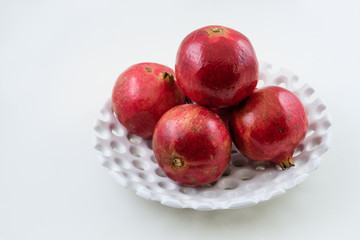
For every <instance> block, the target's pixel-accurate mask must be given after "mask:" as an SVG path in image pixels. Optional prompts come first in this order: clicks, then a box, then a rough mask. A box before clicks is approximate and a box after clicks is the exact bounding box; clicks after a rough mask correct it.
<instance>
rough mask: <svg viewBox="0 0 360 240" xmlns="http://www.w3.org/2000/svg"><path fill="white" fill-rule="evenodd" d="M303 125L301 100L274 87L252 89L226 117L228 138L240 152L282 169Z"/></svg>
mask: <svg viewBox="0 0 360 240" xmlns="http://www.w3.org/2000/svg"><path fill="white" fill-rule="evenodd" d="M307 126H308V120H307V116H306V111H305V108H304V106H303V105H302V103H301V101H300V100H299V99H298V98H297V97H296V96H295V95H294V94H293V93H291V92H290V91H288V90H286V89H284V88H281V87H276V86H270V87H265V88H261V89H256V90H255V91H254V92H253V93H252V94H251V95H250V96H249V97H248V98H247V99H246V100H245V101H243V102H242V103H240V104H239V105H238V106H237V107H236V108H235V110H234V111H233V113H232V115H231V117H230V132H231V135H232V139H233V141H234V143H235V145H236V147H237V148H238V149H239V151H240V152H241V153H243V154H244V155H245V156H246V157H248V158H249V159H251V160H254V161H268V162H273V163H275V164H278V165H279V166H280V167H281V168H283V169H284V168H287V167H290V165H293V162H292V155H293V154H294V150H295V148H296V147H297V146H298V145H299V144H300V143H301V141H302V140H303V139H304V137H305V135H306V131H307Z"/></svg>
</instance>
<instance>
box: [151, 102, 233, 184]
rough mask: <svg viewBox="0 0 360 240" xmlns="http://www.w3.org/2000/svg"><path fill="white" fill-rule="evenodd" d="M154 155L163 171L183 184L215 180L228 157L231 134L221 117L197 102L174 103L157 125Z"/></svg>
mask: <svg viewBox="0 0 360 240" xmlns="http://www.w3.org/2000/svg"><path fill="white" fill-rule="evenodd" d="M153 150H154V154H155V158H156V160H157V162H158V164H159V166H160V168H161V169H162V170H163V171H164V173H165V174H166V175H167V176H168V177H169V178H170V179H172V180H174V181H175V182H177V183H179V184H182V185H186V186H200V185H204V184H208V183H211V182H214V181H216V180H217V179H218V178H220V177H221V175H222V174H223V173H224V171H225V170H226V167H227V166H228V164H229V161H230V156H231V136H230V133H229V131H228V130H227V128H226V126H225V124H224V122H223V121H222V120H221V118H220V117H219V116H218V115H217V114H215V113H214V112H212V111H210V110H209V109H207V108H205V107H203V106H200V105H197V104H185V105H180V106H176V107H174V108H172V109H170V110H169V111H167V112H166V113H165V114H164V115H163V116H162V117H161V118H160V120H159V122H158V123H157V124H156V127H155V131H154V137H153Z"/></svg>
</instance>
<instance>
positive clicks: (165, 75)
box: [161, 72, 175, 82]
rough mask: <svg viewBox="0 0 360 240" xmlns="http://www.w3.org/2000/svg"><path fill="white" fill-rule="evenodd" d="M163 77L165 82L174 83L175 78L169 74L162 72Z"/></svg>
mask: <svg viewBox="0 0 360 240" xmlns="http://www.w3.org/2000/svg"><path fill="white" fill-rule="evenodd" d="M161 77H162V79H163V80H165V81H167V82H174V80H175V78H174V76H173V75H171V74H170V73H168V72H162V73H161Z"/></svg>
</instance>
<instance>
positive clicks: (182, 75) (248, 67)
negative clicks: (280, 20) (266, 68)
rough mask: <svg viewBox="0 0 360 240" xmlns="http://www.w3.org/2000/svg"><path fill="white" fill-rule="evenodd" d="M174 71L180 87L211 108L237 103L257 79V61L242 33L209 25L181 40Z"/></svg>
mask: <svg viewBox="0 0 360 240" xmlns="http://www.w3.org/2000/svg"><path fill="white" fill-rule="evenodd" d="M175 73H176V78H177V80H178V84H179V87H180V88H181V90H182V91H183V92H184V93H185V95H187V96H188V97H189V98H190V99H191V100H193V101H194V102H196V103H198V104H200V105H205V106H209V107H216V108H222V107H228V106H232V105H236V104H237V103H239V102H240V101H241V100H243V99H244V98H246V97H247V96H249V95H250V94H251V93H252V92H253V91H254V89H255V87H256V84H257V81H258V61H257V58H256V55H255V51H254V49H253V47H252V45H251V43H250V41H249V40H248V39H247V38H246V37H245V36H244V35H243V34H241V33H240V32H237V31H235V30H233V29H230V28H226V27H222V26H207V27H203V28H200V29H197V30H195V31H193V32H192V33H190V34H189V35H188V36H186V37H185V39H184V40H183V41H182V42H181V44H180V47H179V49H178V52H177V56H176V64H175Z"/></svg>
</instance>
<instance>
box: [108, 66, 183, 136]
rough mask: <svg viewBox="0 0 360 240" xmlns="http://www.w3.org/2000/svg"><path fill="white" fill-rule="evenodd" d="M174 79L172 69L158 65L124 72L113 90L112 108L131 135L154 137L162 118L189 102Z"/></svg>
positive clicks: (129, 69)
mask: <svg viewBox="0 0 360 240" xmlns="http://www.w3.org/2000/svg"><path fill="white" fill-rule="evenodd" d="M174 76H175V75H174V71H173V70H172V69H171V68H168V67H166V66H164V65H161V64H157V63H139V64H135V65H133V66H131V67H129V68H128V69H126V70H125V71H124V72H123V73H121V75H120V76H119V77H118V79H117V80H116V83H115V85H114V88H113V92H112V106H113V109H114V112H115V114H116V117H117V118H118V120H119V121H120V123H121V124H122V125H123V126H124V127H125V128H126V129H127V130H128V131H129V132H131V133H133V134H136V135H138V136H140V137H143V138H151V137H152V135H153V131H154V128H155V125H156V123H157V121H158V120H159V119H160V117H161V116H162V115H163V114H164V113H165V112H166V111H167V110H169V109H170V108H172V107H174V106H176V105H180V104H184V103H185V95H184V94H183V93H182V92H181V90H180V89H179V88H178V86H177V84H176V82H175V78H174ZM164 100H165V101H164Z"/></svg>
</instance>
